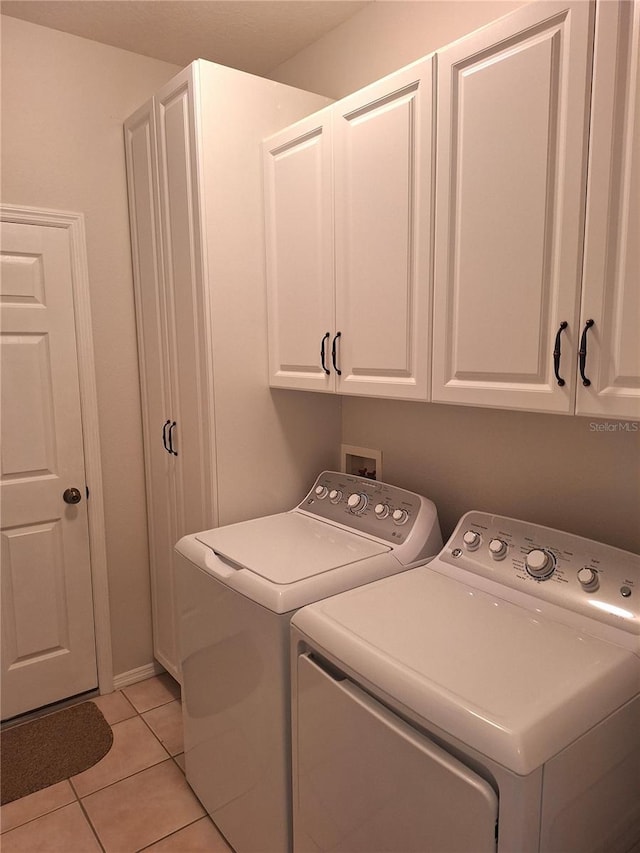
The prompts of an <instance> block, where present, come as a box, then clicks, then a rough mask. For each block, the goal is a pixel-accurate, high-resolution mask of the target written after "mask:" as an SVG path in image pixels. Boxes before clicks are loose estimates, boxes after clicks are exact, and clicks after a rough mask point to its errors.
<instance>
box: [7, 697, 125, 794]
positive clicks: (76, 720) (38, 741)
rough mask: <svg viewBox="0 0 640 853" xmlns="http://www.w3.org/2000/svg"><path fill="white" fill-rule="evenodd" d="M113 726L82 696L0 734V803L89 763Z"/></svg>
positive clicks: (102, 751)
mask: <svg viewBox="0 0 640 853" xmlns="http://www.w3.org/2000/svg"><path fill="white" fill-rule="evenodd" d="M112 743H113V732H112V731H111V727H110V726H109V724H108V723H107V721H106V720H105V718H104V717H103V716H102V712H101V711H100V709H99V708H98V706H97V705H95V704H94V703H93V702H83V703H82V704H80V705H73V706H72V707H70V708H65V709H64V710H62V711H56V712H55V713H54V714H49V715H48V716H46V717H40V718H39V719H37V720H32V721H31V722H29V723H22V724H21V725H19V726H15V727H13V728H9V729H7V730H6V731H3V732H2V735H1V736H0V761H1V762H2V777H1V779H0V787H1V788H2V805H4V804H5V803H11V802H13V800H17V799H19V798H20V797H25V796H26V795H27V794H33V793H34V792H35V791H39V790H40V789H41V788H46V787H48V786H49V785H54V784H55V783H56V782H61V781H62V780H63V779H68V778H69V777H70V776H75V775H76V773H82V771H83V770H87V769H88V768H89V767H92V766H93V765H94V764H96V763H97V762H98V761H100V759H101V758H103V757H104V756H105V755H106V754H107V752H108V751H109V750H110V749H111V744H112Z"/></svg>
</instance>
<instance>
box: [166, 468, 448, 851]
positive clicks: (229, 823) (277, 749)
mask: <svg viewBox="0 0 640 853" xmlns="http://www.w3.org/2000/svg"><path fill="white" fill-rule="evenodd" d="M441 547H442V536H441V534H440V526H439V524H438V517H437V512H436V508H435V506H434V505H433V503H432V502H431V501H430V500H427V499H426V498H424V497H421V496H419V495H416V494H414V493H412V492H408V491H406V490H404V489H400V488H397V487H394V486H390V485H387V484H385V483H379V482H375V481H372V480H369V479H365V478H362V477H354V476H350V475H346V474H341V473H337V472H330V471H328V472H327V471H325V472H324V473H322V474H321V475H320V476H319V477H318V479H317V480H316V482H315V484H314V486H313V488H312V489H311V491H310V492H309V494H308V495H307V496H306V497H305V499H304V500H303V501H302V503H301V504H300V505H299V506H298V507H296V508H294V509H293V510H291V511H290V512H285V513H279V514H276V515H271V516H268V517H265V518H258V519H254V520H251V521H244V522H240V523H239V524H233V525H229V526H226V527H220V528H217V529H215V530H208V531H205V532H203V533H197V534H194V535H190V536H186V537H184V538H183V539H181V540H180V542H178V544H177V546H176V551H177V562H176V587H177V599H178V625H179V641H180V657H181V664H182V705H183V721H184V738H185V764H186V777H187V781H188V782H189V784H190V785H191V787H192V788H193V790H194V791H195V793H196V794H197V796H198V797H199V799H200V800H201V802H202V804H203V805H204V806H205V808H206V809H207V812H208V813H209V814H210V815H211V817H212V819H213V820H214V822H215V823H216V824H217V826H218V827H219V829H220V830H221V832H222V833H223V834H224V835H225V837H226V838H227V840H228V841H229V843H230V844H231V845H232V847H233V848H234V850H235V851H236V853H249V851H254V853H286V851H287V850H290V849H291V749H290V744H291V730H290V668H289V660H290V657H289V623H290V619H291V615H292V613H293V612H294V611H295V610H296V609H297V608H299V607H302V606H303V605H305V604H309V603H310V602H315V601H319V600H321V599H323V598H326V597H327V596H330V595H334V594H335V593H338V592H342V591H344V590H349V589H352V588H354V587H359V586H362V585H363V584H366V583H369V582H370V581H374V580H377V579H379V578H383V577H386V576H388V575H392V574H396V573H397V572H402V571H404V570H405V569H408V568H410V567H412V566H416V565H420V564H421V563H423V562H424V561H425V560H427V559H428V558H429V557H432V556H434V555H435V554H437V553H438V551H439V550H440V548H441Z"/></svg>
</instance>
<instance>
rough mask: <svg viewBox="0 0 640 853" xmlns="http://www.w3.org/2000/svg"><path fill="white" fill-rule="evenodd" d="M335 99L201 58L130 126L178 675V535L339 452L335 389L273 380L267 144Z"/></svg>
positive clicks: (297, 486)
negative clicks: (309, 391)
mask: <svg viewBox="0 0 640 853" xmlns="http://www.w3.org/2000/svg"><path fill="white" fill-rule="evenodd" d="M327 102H328V101H327V99H326V98H322V97H320V96H317V95H313V94H310V93H307V92H303V91H301V90H298V89H293V88H291V87H288V86H284V85H281V84H278V83H274V82H273V81H269V80H264V79H262V78H258V77H254V76H252V75H249V74H245V73H243V72H240V71H236V70H234V69H230V68H226V67H223V66H219V65H215V64H213V63H209V62H205V61H202V60H198V61H197V62H194V63H193V64H192V65H190V66H189V67H188V68H186V69H185V70H184V71H183V72H181V73H180V74H179V75H177V76H176V77H175V78H173V79H172V80H171V81H170V82H169V83H168V84H167V85H166V86H165V87H164V88H163V89H162V90H161V91H160V92H158V93H157V95H156V96H155V97H154V98H153V99H152V101H150V102H149V103H148V104H145V105H144V106H143V107H141V108H140V109H139V110H138V111H137V112H136V113H135V114H134V115H133V116H131V118H130V119H128V121H127V122H126V124H125V144H126V157H127V173H128V189H129V201H130V219H131V232H132V246H133V266H134V282H135V300H136V316H137V325H138V342H139V362H140V376H141V393H142V415H143V430H144V445H145V467H146V479H147V503H148V518H149V547H150V563H151V591H152V614H153V632H154V655H155V657H156V658H157V660H158V661H159V662H160V663H161V664H162V665H163V666H164V667H165V668H166V669H167V670H168V671H169V672H170V673H171V674H172V675H173V676H174V677H176V678H178V679H179V677H180V673H179V664H178V653H177V648H176V626H175V610H174V577H173V546H174V544H175V542H176V541H177V540H178V539H179V538H180V537H181V536H183V535H185V534H186V533H193V532H197V531H199V530H205V529H208V528H211V527H213V526H216V525H218V524H225V523H232V522H234V521H239V520H242V519H244V518H250V517H252V516H257V515H261V514H268V513H270V512H277V511H280V510H282V509H286V508H290V507H291V506H293V505H294V504H295V503H297V502H298V501H299V499H300V496H301V495H302V494H304V492H305V490H306V489H307V488H308V485H309V482H311V481H312V480H313V477H314V476H315V474H316V473H317V471H318V470H320V469H322V468H323V467H328V466H331V465H332V464H334V463H335V459H334V454H335V453H336V448H337V447H338V445H339V438H338V434H339V433H338V430H339V415H338V411H337V409H336V407H335V405H333V403H332V401H331V400H327V399H316V398H315V397H314V398H313V399H312V400H306V399H304V400H303V399H301V400H299V401H290V400H286V401H283V400H282V399H280V400H279V399H277V397H276V396H275V395H274V394H273V393H270V392H269V390H268V387H267V386H268V379H267V376H268V374H267V341H266V304H265V297H264V239H263V231H262V204H263V202H262V175H261V158H260V141H261V140H262V139H263V138H264V137H265V136H266V135H268V134H271V133H273V132H274V131H276V130H278V129H279V128H280V127H282V126H283V125H286V124H288V123H291V122H293V121H296V120H298V119H299V118H300V117H301V116H304V115H306V114H308V113H310V112H312V111H314V110H317V109H319V108H320V107H322V106H324V105H325V104H326V103H327ZM306 396H307V395H305V397H306ZM318 420H321V421H322V422H323V423H324V424H325V425H326V427H325V429H324V430H322V431H319V430H317V429H316V425H317V422H318ZM301 435H302V436H304V439H305V440H304V441H301V438H300V436H301ZM292 449H293V450H292ZM292 452H295V454H296V456H295V458H292Z"/></svg>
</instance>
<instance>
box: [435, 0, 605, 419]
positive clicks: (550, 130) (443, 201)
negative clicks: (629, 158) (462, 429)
mask: <svg viewBox="0 0 640 853" xmlns="http://www.w3.org/2000/svg"><path fill="white" fill-rule="evenodd" d="M592 29H593V4H592V3H589V2H582V0H577V2H553V3H540V4H538V3H532V4H530V5H528V6H525V7H523V8H522V9H518V10H516V11H515V12H514V13H513V14H511V15H509V16H507V17H505V18H504V19H502V20H500V21H498V22H496V23H495V24H492V25H490V26H488V27H485V28H483V29H482V30H479V31H478V32H477V33H474V34H473V35H471V36H469V37H468V38H465V39H462V40H461V41H459V42H456V43H455V44H454V45H452V46H451V47H449V48H447V49H445V50H443V51H442V52H441V53H439V54H438V142H437V147H438V155H437V187H438V189H437V198H436V238H435V285H434V288H435V289H434V370H433V399H434V400H437V401H439V402H445V403H446V402H450V403H468V404H474V405H485V406H495V407H500V408H514V409H529V410H538V411H547V412H564V413H568V412H572V411H573V406H574V393H575V378H574V377H575V361H574V359H575V353H576V350H577V341H578V327H577V320H578V305H579V296H580V289H579V288H580V277H581V264H580V258H581V253H582V239H583V222H584V196H585V180H586V152H587V121H588V111H587V101H588V91H589V89H588V85H589V82H590V70H591V69H590V61H591V43H592V37H593V36H592ZM562 323H567V324H568V325H567V327H566V328H565V329H564V331H563V332H562V334H561V336H560V344H561V352H562V357H561V360H560V364H559V375H560V377H561V378H562V379H563V380H564V384H563V385H560V384H559V382H558V381H557V379H556V377H555V375H554V358H553V352H554V344H555V340H556V335H557V332H558V330H559V328H560V325H561V324H562Z"/></svg>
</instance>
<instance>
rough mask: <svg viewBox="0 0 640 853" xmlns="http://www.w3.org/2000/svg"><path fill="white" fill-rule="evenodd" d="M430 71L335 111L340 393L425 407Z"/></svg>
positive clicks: (406, 72) (386, 84) (424, 63)
mask: <svg viewBox="0 0 640 853" xmlns="http://www.w3.org/2000/svg"><path fill="white" fill-rule="evenodd" d="M434 65H435V61H434V58H433V57H429V58H428V59H424V60H421V61H420V62H417V63H414V64H413V65H410V66H409V67H407V68H405V69H403V70H402V71H401V72H398V73H397V74H392V75H391V76H390V77H386V78H385V79H383V80H381V81H380V82H378V83H375V84H373V85H371V86H368V87H367V88H366V89H363V90H362V91H360V92H357V93H356V94H354V95H351V96H350V97H348V98H345V99H344V100H342V101H339V102H338V103H337V104H335V105H334V107H333V120H334V163H335V224H336V230H335V245H336V327H335V330H336V334H339V339H338V341H337V347H336V348H337V356H336V364H335V365H333V367H334V369H335V370H336V373H337V389H338V391H340V393H344V394H365V395H370V396H380V397H399V398H404V399H416V400H427V399H428V395H429V378H430V377H429V373H430V361H431V340H430V335H429V329H430V328H431V317H430V308H431V203H432V197H433V157H432V135H433V119H434V110H433V86H434V77H435V72H434ZM338 371H340V372H339V373H338Z"/></svg>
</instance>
